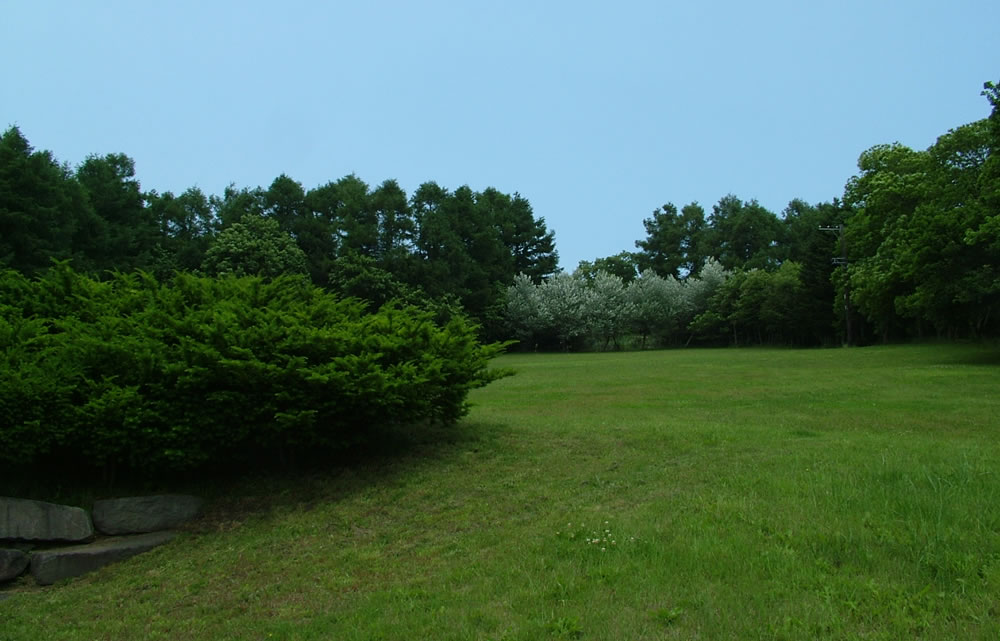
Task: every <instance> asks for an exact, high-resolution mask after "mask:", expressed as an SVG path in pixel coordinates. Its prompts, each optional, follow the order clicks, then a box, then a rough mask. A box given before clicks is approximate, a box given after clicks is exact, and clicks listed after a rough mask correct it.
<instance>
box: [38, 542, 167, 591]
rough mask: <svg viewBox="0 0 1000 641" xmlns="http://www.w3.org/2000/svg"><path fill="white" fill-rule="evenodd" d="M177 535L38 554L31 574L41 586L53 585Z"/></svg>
mask: <svg viewBox="0 0 1000 641" xmlns="http://www.w3.org/2000/svg"><path fill="white" fill-rule="evenodd" d="M175 536H176V534H175V533H174V532H152V533H150V534H138V535H136V536H123V537H119V538H113V539H105V540H104V541H98V542H97V543H91V544H89V545H73V546H70V547H65V548H58V549H54V550H45V551H42V552H35V553H34V554H32V555H31V575H32V576H34V577H35V581H37V582H38V583H39V585H50V584H52V583H55V582H56V581H59V580H62V579H68V578H70V577H74V576H80V575H81V574H86V573H87V572H93V571H94V570H97V569H98V568H102V567H104V566H105V565H108V564H110V563H115V562H117V561H123V560H125V559H127V558H129V557H133V556H135V555H137V554H142V553H143V552H148V551H149V550H152V549H153V548H155V547H157V546H159V545H163V544H164V543H166V542H168V541H170V540H171V539H173V538H174V537H175Z"/></svg>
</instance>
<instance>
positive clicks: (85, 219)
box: [0, 127, 558, 334]
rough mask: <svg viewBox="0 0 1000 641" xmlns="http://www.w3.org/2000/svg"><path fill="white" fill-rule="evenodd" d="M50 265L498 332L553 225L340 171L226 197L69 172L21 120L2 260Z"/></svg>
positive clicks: (84, 170) (538, 268) (85, 168)
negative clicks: (279, 282)
mask: <svg viewBox="0 0 1000 641" xmlns="http://www.w3.org/2000/svg"><path fill="white" fill-rule="evenodd" d="M54 261H69V262H70V264H71V265H72V266H73V268H74V269H77V270H79V271H82V272H85V273H89V274H92V275H96V276H98V277H109V276H110V274H111V273H112V272H115V271H118V272H130V271H134V270H142V271H145V272H148V273H150V274H152V275H154V276H155V277H157V278H158V279H160V280H166V279H169V278H171V277H172V276H173V274H174V273H176V272H194V273H199V274H203V275H208V276H214V275H220V274H234V275H258V276H264V277H275V276H278V275H281V274H303V275H307V276H308V277H309V279H310V280H311V281H312V283H313V284H314V285H317V286H319V287H322V288H325V289H327V290H329V291H334V292H337V293H340V294H342V295H350V296H355V297H358V298H361V299H365V300H368V301H371V302H372V303H374V305H375V306H376V307H377V306H379V305H381V304H382V303H384V302H386V301H388V300H391V299H399V298H401V299H404V300H407V301H409V302H418V301H427V300H433V301H438V302H441V304H448V305H452V306H453V307H455V308H457V307H461V308H462V309H464V310H465V311H466V312H467V313H468V314H469V315H471V316H472V317H474V318H476V319H478V320H479V321H480V322H481V323H483V324H485V325H486V326H487V327H488V329H490V331H492V332H493V333H494V334H495V333H496V332H498V331H499V328H498V327H497V323H498V322H499V317H500V314H501V310H502V307H503V300H502V297H503V295H504V292H505V288H506V286H507V285H508V284H509V283H511V282H512V281H513V279H514V276H515V275H517V274H521V273H523V274H526V275H528V276H529V277H530V278H532V279H534V280H535V281H536V282H541V281H542V280H543V279H544V278H546V277H548V276H550V275H552V274H554V273H555V272H556V270H557V266H558V254H557V252H556V249H555V235H554V232H552V231H551V230H549V229H548V228H547V227H546V224H545V220H544V218H541V217H536V216H535V215H534V212H533V210H532V207H531V204H530V202H529V201H528V200H527V199H526V198H524V197H523V196H521V195H520V194H517V193H515V194H506V193H502V192H500V191H499V190H497V189H494V188H487V189H484V190H483V191H474V190H472V189H471V188H470V187H468V186H462V187H459V188H457V189H455V190H449V189H447V188H445V187H442V186H440V185H438V184H437V183H435V182H425V183H424V184H422V185H420V186H419V187H418V188H417V189H416V191H414V192H413V194H412V195H409V196H408V195H407V194H406V192H405V191H404V190H403V188H402V187H401V186H400V185H399V184H398V182H397V181H395V180H385V181H383V182H382V183H381V184H379V185H377V186H375V187H374V188H373V187H371V186H369V185H368V184H366V183H365V182H364V181H363V180H361V179H360V178H359V177H357V176H355V175H348V176H344V177H343V178H340V179H339V180H336V181H330V182H328V183H326V184H323V185H319V186H317V187H314V188H311V189H305V188H304V187H303V185H302V184H301V183H300V182H298V181H296V180H294V179H292V178H291V177H289V176H287V175H284V174H282V175H280V176H278V177H277V178H275V179H274V181H273V182H272V183H271V184H270V185H269V186H268V187H267V188H262V187H254V188H249V187H242V188H241V187H237V186H235V185H230V186H229V187H227V188H226V189H225V191H224V193H223V194H221V195H207V194H205V193H204V192H203V191H202V190H201V189H199V188H197V187H191V188H189V189H187V190H185V191H184V192H183V193H180V194H174V193H171V192H169V191H168V192H164V193H158V192H156V191H155V190H150V191H144V190H143V189H142V187H141V186H140V183H139V181H138V179H137V178H136V173H135V162H134V161H133V160H132V159H131V158H130V157H128V156H126V155H125V154H122V153H116V154H107V155H104V156H98V155H91V156H89V157H87V158H86V159H85V160H84V161H83V162H82V163H81V164H80V165H79V166H78V167H76V168H72V167H70V166H69V165H67V164H65V163H60V162H58V161H57V160H56V158H55V156H54V155H53V154H52V152H50V151H36V150H34V149H33V148H32V147H31V145H30V144H29V142H28V140H27V138H26V137H25V136H24V135H23V134H22V133H21V131H20V130H19V129H18V128H17V127H10V128H9V129H7V130H6V132H4V134H3V135H2V137H0V267H6V268H9V269H13V270H15V271H18V272H20V273H22V274H25V275H29V276H34V275H38V274H40V273H42V272H44V271H45V270H47V269H48V268H49V267H50V266H51V265H52V264H53V262H54Z"/></svg>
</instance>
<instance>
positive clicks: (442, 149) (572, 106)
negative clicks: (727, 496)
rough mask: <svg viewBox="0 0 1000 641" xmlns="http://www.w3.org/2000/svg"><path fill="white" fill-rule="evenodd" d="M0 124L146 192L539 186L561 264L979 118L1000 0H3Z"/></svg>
mask: <svg viewBox="0 0 1000 641" xmlns="http://www.w3.org/2000/svg"><path fill="white" fill-rule="evenodd" d="M0 60H2V61H3V63H2V69H3V73H2V75H0V127H3V128H6V127H7V126H9V125H17V126H19V127H20V128H21V131H22V133H23V134H24V135H25V136H26V137H27V138H28V140H29V141H30V142H31V143H32V145H33V146H34V147H35V148H36V149H49V150H51V151H53V152H54V154H55V155H56V157H57V158H58V159H59V160H60V161H65V162H69V163H71V164H73V165H76V164H78V163H80V162H81V161H82V160H83V159H84V158H85V157H86V156H87V155H89V154H94V153H96V154H105V153H111V152H123V153H126V154H128V155H129V156H131V157H132V158H133V159H134V160H135V161H136V173H137V177H138V178H139V180H140V182H141V184H142V186H143V188H144V189H156V190H157V191H160V192H163V191H167V190H170V191H174V192H175V193H179V192H181V191H183V190H184V189H186V188H188V187H191V186H195V185H197V186H198V187H200V188H201V189H203V190H204V191H206V192H207V193H210V194H221V193H222V190H223V189H224V188H225V186H226V185H227V184H229V183H235V184H236V185H237V186H238V187H255V186H258V185H260V186H262V187H267V186H268V185H269V184H270V183H271V181H272V180H273V179H274V178H275V177H277V176H278V175H279V174H281V173H286V174H288V175H289V176H291V177H292V178H294V179H295V180H298V181H300V182H301V183H302V184H303V186H304V187H305V188H306V189H309V188H312V187H315V186H318V185H321V184H324V183H326V182H328V181H330V180H336V179H338V178H341V177H342V176H344V175H346V174H349V173H355V174H357V175H358V176H359V177H360V178H361V179H362V180H364V181H366V182H367V183H369V184H370V185H372V186H373V187H374V186H375V185H377V184H378V183H380V182H382V181H383V180H385V179H387V178H395V179H397V180H398V181H399V183H400V184H401V185H402V186H403V188H404V189H406V191H407V193H409V194H412V193H413V191H414V190H415V189H416V187H417V186H418V185H420V183H422V182H425V181H429V180H434V181H436V182H438V183H439V184H441V185H442V186H444V187H447V188H449V189H455V188H457V187H459V186H461V185H463V184H467V185H469V186H470V187H472V188H473V189H476V190H481V189H484V188H486V187H490V186H492V187H496V188H497V189H499V190H501V191H504V192H507V193H513V192H519V193H520V194H521V195H523V196H525V197H526V198H528V199H529V200H530V201H531V203H532V205H533V207H534V210H535V214H536V215H538V216H543V217H544V218H545V220H546V223H547V224H548V226H549V228H550V229H553V230H555V233H556V245H557V248H558V250H559V253H560V257H561V261H560V262H561V265H562V266H563V267H564V268H567V269H572V268H574V267H575V266H576V264H577V263H578V261H580V260H582V259H587V260H592V259H594V258H597V257H601V256H608V255H612V254H616V253H618V252H620V251H622V250H632V249H634V241H635V240H637V239H640V238H643V237H644V236H645V232H644V230H643V227H642V219H643V218H645V217H647V216H649V214H650V213H651V212H652V210H653V209H655V208H656V207H658V206H659V205H662V204H663V203H665V202H667V201H672V202H674V203H675V204H677V205H678V206H679V207H680V206H682V205H683V204H686V203H688V202H691V201H698V202H700V203H701V204H702V205H703V206H704V207H705V209H706V210H707V211H711V206H712V205H713V204H714V203H716V202H717V201H718V200H719V198H721V197H722V196H724V195H726V194H729V193H733V194H735V195H737V196H739V197H740V198H742V199H744V200H749V199H751V198H756V199H757V200H758V201H759V202H760V203H761V204H763V205H764V206H766V207H767V208H769V209H771V210H772V211H775V212H776V213H780V212H781V211H782V210H783V209H784V207H785V206H786V205H787V204H788V201H789V200H791V199H792V198H796V197H798V198H802V199H804V200H806V201H809V202H811V203H815V202H820V201H829V200H831V199H833V198H834V197H838V196H841V195H842V193H843V188H844V183H845V182H846V180H847V179H848V178H849V177H850V176H851V175H852V174H853V173H855V169H856V164H855V163H856V160H857V157H858V155H859V154H860V153H861V152H862V151H864V150H865V149H867V148H868V147H871V146H872V145H875V144H878V143H887V142H893V141H899V142H901V143H903V144H906V145H909V146H911V147H914V148H918V149H924V148H926V147H927V146H929V145H931V144H932V143H933V142H934V140H935V139H936V137H937V136H938V135H940V134H943V133H945V132H946V131H947V130H948V129H950V128H952V127H957V126H959V125H962V124H965V123H967V122H971V121H973V120H977V119H979V118H983V117H986V116H987V115H988V114H989V106H988V103H987V102H986V99H985V98H983V97H982V96H980V95H979V92H980V91H981V90H982V84H983V82H984V81H987V80H993V81H1000V2H997V0H983V1H978V0H976V1H973V0H949V1H948V2H945V1H942V0H935V1H928V0H908V1H886V2H882V1H879V0H866V1H857V0H836V1H826V0H799V1H794V2H793V1H786V2H770V1H767V0H759V1H757V2H746V1H716V2H712V1H704V2H692V1H690V0H689V1H686V2H674V1H669V0H660V1H638V0H618V1H616V2H588V1H586V0H574V1H562V0H558V1H555V0H553V1H548V2H547V1H545V0H533V1H521V0H505V1H503V2H498V1H496V0H492V1H489V2H485V1H484V2H480V1H477V0H437V1H427V2H420V1H416V0H414V1H403V0H400V1H396V2H390V1H378V0H373V1H369V0H355V1H353V2H343V1H341V2H337V1H320V0H315V1H311V2H297V1H294V0H292V1H288V0H286V1H283V2H273V1H272V2H258V1H249V0H243V1H241V2H229V1H221V0H219V1H212V0H196V1H187V0H171V1H169V2H166V1H159V0H157V1H153V0H149V1H146V0H128V1H118V0H114V1H112V0H59V1H56V0H23V1H21V0H0Z"/></svg>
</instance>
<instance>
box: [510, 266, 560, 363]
mask: <svg viewBox="0 0 1000 641" xmlns="http://www.w3.org/2000/svg"><path fill="white" fill-rule="evenodd" d="M505 317H506V320H507V326H508V327H509V328H510V331H511V335H512V337H513V338H516V339H517V340H519V341H521V342H522V343H526V344H529V345H534V344H535V343H536V342H537V339H538V336H539V334H541V333H543V332H544V331H545V330H546V329H547V328H548V325H549V321H548V318H547V314H546V310H545V307H544V305H543V304H542V295H541V292H540V291H539V288H538V286H537V285H535V283H534V282H532V280H531V278H530V277H529V276H527V275H525V274H518V275H517V276H515V277H514V284H513V285H511V286H510V287H508V288H507V307H506V310H505Z"/></svg>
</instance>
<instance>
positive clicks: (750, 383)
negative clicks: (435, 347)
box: [0, 345, 1000, 641]
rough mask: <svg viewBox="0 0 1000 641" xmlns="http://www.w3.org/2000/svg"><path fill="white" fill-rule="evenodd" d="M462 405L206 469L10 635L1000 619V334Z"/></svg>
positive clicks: (511, 385) (834, 628) (583, 631)
mask: <svg viewBox="0 0 1000 641" xmlns="http://www.w3.org/2000/svg"><path fill="white" fill-rule="evenodd" d="M498 365H499V366H503V367H511V368H514V369H515V370H517V375H516V376H514V377H511V378H506V379H503V380H501V381H498V382H495V383H493V384H491V385H490V386H489V387H487V388H485V389H482V390H477V391H476V392H475V393H474V394H473V395H472V401H473V403H474V407H473V410H472V412H471V413H470V415H469V416H468V418H467V419H466V420H465V421H463V422H462V424H461V425H459V426H457V428H454V429H451V430H447V431H446V432H444V433H443V434H438V435H437V437H438V438H437V439H436V440H433V441H432V440H429V439H424V440H422V441H420V442H419V443H417V444H415V445H414V446H413V447H412V448H411V449H410V453H408V454H403V455H396V456H384V457H376V458H370V459H366V460H363V461H358V462H356V463H354V464H352V465H348V466H345V467H338V468H337V469H331V470H329V471H328V472H311V473H308V474H300V475H290V476H287V477H278V476H273V475H271V476H260V477H254V478H249V479H244V480H241V481H227V482H219V483H218V484H213V486H211V487H201V488H200V489H199V488H197V487H193V488H181V489H183V490H185V491H200V492H201V493H202V494H204V495H205V496H206V497H208V499H209V502H208V510H207V513H206V514H205V516H204V518H203V519H202V520H200V521H199V522H198V523H195V524H193V525H192V526H191V527H189V528H188V529H187V530H186V531H185V533H184V534H183V535H182V536H181V537H179V538H178V539H177V540H175V541H174V542H173V543H171V544H169V545H167V546H165V547H162V548H159V549H157V550H155V551H153V552H151V553H148V554H146V555H142V556H140V557H136V558H134V559H132V560H130V561H127V562H124V563H121V564H118V565H115V566H109V567H107V568H105V569H103V570H101V571H99V572H97V573H94V574H92V575H89V576H86V577H81V578H78V579H75V580H72V581H68V582H65V583H63V584H60V585H56V586H51V587H48V588H44V589H42V588H36V587H34V586H33V584H32V582H31V581H29V580H22V581H20V582H18V583H16V584H15V585H13V586H8V588H7V591H8V593H11V592H12V596H10V598H7V599H6V600H3V601H0V639H2V640H3V641H14V640H20V639H60V640H74V639H86V640H92V639H169V640H171V641H175V640H178V639H338V640H351V639H358V640H360V639H366V640H375V639H384V640H396V639H399V640H404V639H406V640H418V639H456V640H457V639H496V640H500V639H507V640H513V639H518V640H534V639H549V638H569V639H858V638H861V639H935V640H938V639H996V638H998V637H1000V476H998V475H1000V438H998V437H1000V349H997V348H995V347H989V346H983V345H959V346H941V345H929V346H923V345H921V346H898V347H869V348H855V349H829V350H765V349H727V350H675V351H657V352H634V353H608V354H566V355H534V354H528V355H508V356H505V357H503V358H501V359H499V361H498Z"/></svg>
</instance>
